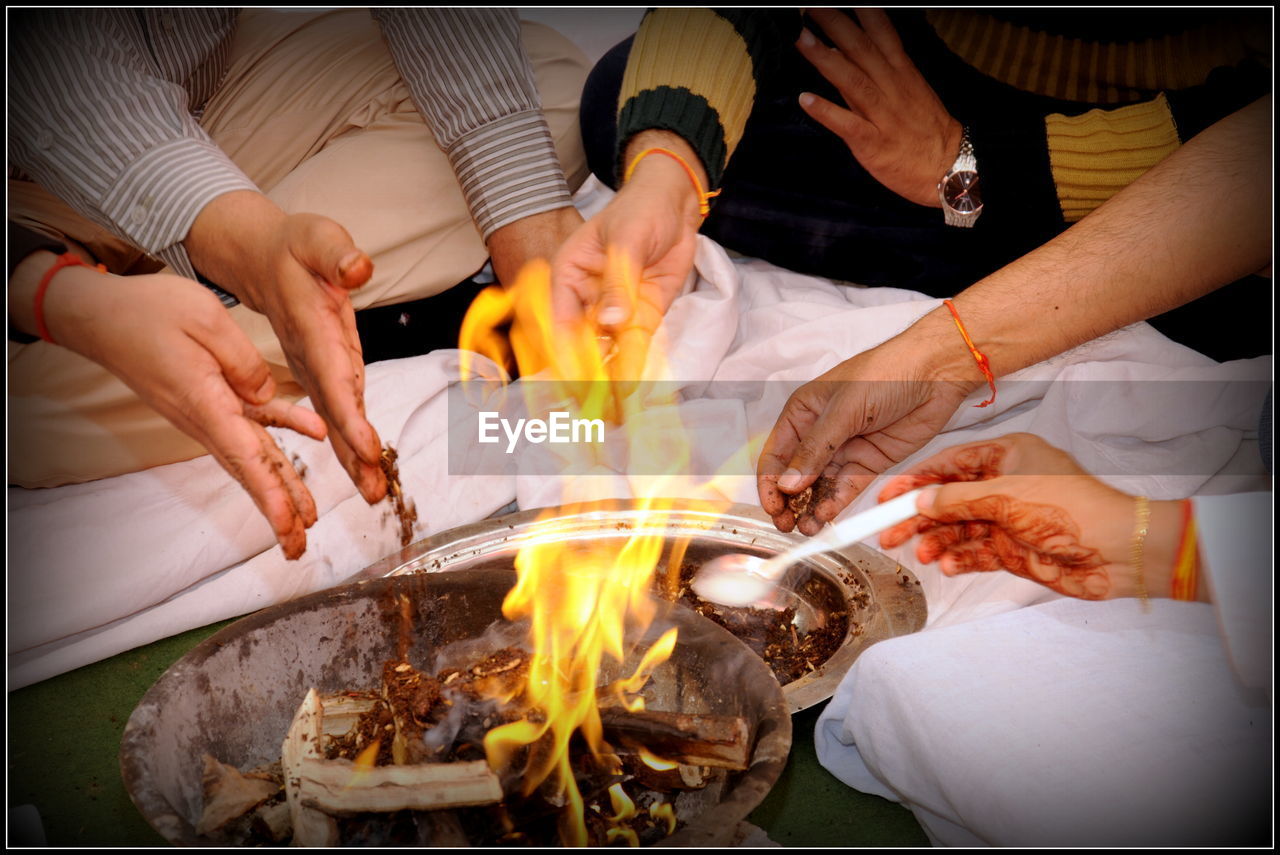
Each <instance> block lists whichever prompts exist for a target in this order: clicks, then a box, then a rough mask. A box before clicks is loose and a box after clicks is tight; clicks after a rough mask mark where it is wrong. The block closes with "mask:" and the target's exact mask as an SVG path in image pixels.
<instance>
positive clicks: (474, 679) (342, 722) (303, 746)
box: [202, 648, 750, 846]
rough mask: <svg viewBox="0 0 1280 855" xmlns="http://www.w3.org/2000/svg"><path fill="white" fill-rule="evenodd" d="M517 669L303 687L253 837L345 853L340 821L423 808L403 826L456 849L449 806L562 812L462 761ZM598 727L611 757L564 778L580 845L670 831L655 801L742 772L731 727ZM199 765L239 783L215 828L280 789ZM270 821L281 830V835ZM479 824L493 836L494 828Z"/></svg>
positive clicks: (652, 715) (581, 761)
mask: <svg viewBox="0 0 1280 855" xmlns="http://www.w3.org/2000/svg"><path fill="white" fill-rule="evenodd" d="M528 668H529V657H528V655H527V654H526V653H524V652H523V651H521V650H518V649H515V648H504V649H502V650H499V651H497V652H496V653H493V654H490V655H488V656H486V657H485V658H483V659H482V660H480V661H479V662H476V663H475V664H473V665H470V666H468V667H463V668H457V667H451V668H445V669H443V670H442V671H441V672H440V673H439V674H437V675H436V676H434V677H433V676H431V675H429V674H426V673H424V672H422V671H420V670H419V669H417V668H415V667H413V666H412V665H411V664H409V663H408V662H395V661H392V662H387V663H385V664H384V666H383V670H382V686H381V688H380V690H379V691H376V692H371V691H365V692H359V691H348V692H342V693H338V694H332V695H320V694H319V693H318V692H317V691H316V690H315V689H312V690H310V691H309V692H308V693H307V696H306V698H305V699H304V700H303V702H302V705H301V706H300V707H299V709H298V712H297V714H296V715H295V716H294V719H293V723H292V725H291V726H290V728H289V732H288V734H287V735H286V737H285V739H284V742H283V745H282V749H281V765H282V768H283V782H284V791H285V796H286V801H285V802H283V803H281V804H278V805H275V806H274V810H273V811H272V812H271V813H270V814H264V815H263V816H261V817H258V818H257V819H256V820H255V821H257V822H259V824H260V825H261V826H262V827H263V829H264V830H265V831H264V835H263V836H265V838H266V839H269V840H274V841H277V842H278V841H280V840H282V839H285V838H287V837H288V834H289V833H290V828H291V830H292V834H293V842H294V844H295V845H317V846H335V845H338V844H339V843H341V842H344V839H343V828H345V827H348V825H349V822H348V820H346V819H344V818H345V817H355V818H356V819H357V820H358V822H357V827H359V828H361V829H363V831H362V833H367V828H368V823H369V822H370V821H371V820H370V819H369V815H370V814H380V815H386V816H388V817H390V816H391V815H397V816H398V815H399V814H397V813H396V812H399V811H422V812H429V813H423V814H421V816H422V817H423V818H422V819H421V820H415V823H416V825H415V828H416V829H417V831H418V833H419V834H420V835H422V836H424V837H425V838H426V839H428V840H430V841H431V842H433V843H434V844H436V845H439V844H440V842H442V841H445V840H448V841H451V843H450V845H466V843H468V842H473V843H474V842H477V841H474V840H471V841H469V839H468V835H467V832H466V831H465V829H464V828H463V826H464V824H465V823H463V822H462V821H461V820H460V819H459V816H460V815H459V814H458V813H457V811H456V810H455V809H460V808H474V809H477V810H482V809H485V808H483V806H484V805H495V806H497V804H498V803H499V802H502V803H503V804H504V805H506V807H495V808H493V809H495V810H499V814H497V816H498V817H501V818H506V817H509V816H510V815H511V814H510V813H508V811H514V812H515V813H516V814H519V815H521V816H525V817H530V816H532V817H536V816H537V815H539V814H540V813H545V812H547V811H553V812H554V811H558V810H560V809H562V808H564V807H565V805H566V802H565V801H564V799H563V798H562V797H561V795H562V794H561V793H560V792H559V791H558V790H556V789H555V788H551V789H548V788H546V787H540V788H536V789H535V791H534V792H533V793H525V794H523V795H522V794H521V793H520V792H516V791H513V790H519V781H518V780H513V781H512V782H511V783H510V785H509V787H508V792H507V793H506V794H505V796H504V792H503V787H502V785H501V783H500V779H499V777H498V776H497V775H496V774H494V772H493V771H492V770H491V769H490V767H489V765H488V764H487V763H486V762H485V761H483V760H468V759H462V758H464V757H466V756H475V755H477V754H479V753H480V752H481V751H482V747H481V743H482V742H483V739H484V737H485V734H486V733H487V732H488V730H490V729H491V728H492V727H494V726H496V725H499V724H510V723H512V722H514V721H518V720H522V719H521V715H522V714H517V713H513V712H511V710H514V709H520V708H521V707H520V705H519V703H518V699H519V694H520V692H521V691H522V689H521V687H522V686H523V680H524V677H525V675H526V673H527V671H528ZM606 691H607V687H604V688H602V689H601V692H606ZM495 695H497V696H505V697H507V698H509V699H516V700H517V703H515V704H508V705H507V706H508V707H509V709H507V710H506V711H501V710H500V709H499V707H498V705H495V704H494V702H493V701H492V698H493V697H495ZM530 714H535V713H531V712H529V711H528V710H527V709H526V712H525V713H524V714H523V715H530ZM600 717H601V723H602V725H603V728H604V735H605V738H606V739H607V740H609V743H610V744H612V745H615V746H617V747H616V748H614V749H612V750H611V751H610V752H609V753H606V754H603V755H599V756H597V755H594V754H592V753H591V752H589V751H585V750H581V749H583V748H585V747H586V746H585V745H583V746H581V747H580V748H579V749H578V750H576V751H575V755H574V756H575V757H576V758H577V759H576V760H575V764H576V771H575V773H574V774H575V776H576V777H577V778H578V780H579V785H580V787H581V788H582V792H583V797H584V799H585V800H586V804H587V806H589V807H591V815H590V816H589V817H588V820H589V821H588V822H587V825H588V826H589V829H590V830H589V836H590V838H591V839H593V840H596V842H598V843H602V844H603V843H608V842H610V841H613V842H619V841H635V842H638V841H640V840H641V839H642V838H643V839H644V840H647V841H653V840H656V839H658V838H659V837H661V836H665V835H668V834H670V833H671V832H672V831H674V829H675V827H676V818H675V814H674V812H673V811H672V806H671V804H670V803H668V802H665V801H664V800H663V797H662V796H661V795H660V794H661V793H671V792H677V791H686V790H695V789H700V788H703V787H706V786H707V785H708V784H710V783H711V782H713V781H715V780H719V778H720V777H721V776H723V774H724V772H725V770H740V769H745V768H747V766H748V763H749V755H750V740H749V733H748V727H747V723H746V722H745V720H743V719H742V718H740V717H736V716H716V715H693V714H681V713H668V712H659V711H651V710H649V711H641V712H629V711H627V710H626V709H625V708H623V707H620V706H617V705H612V706H608V705H607V706H605V707H604V708H602V709H601V712H600ZM547 742H548V740H546V739H543V740H540V741H538V742H536V743H533V744H531V745H530V747H529V751H528V754H527V757H526V761H527V763H528V764H529V765H536V758H537V756H539V755H540V753H541V752H544V751H545V750H547V749H548V748H549V744H548V745H544V744H543V743H547ZM663 758H670V759H663ZM206 763H207V764H212V765H208V768H207V775H208V776H209V778H210V779H211V780H213V779H216V780H219V781H227V782H231V784H232V786H231V790H230V791H234V792H237V793H238V792H239V791H240V790H241V789H245V787H244V782H245V781H248V782H249V783H250V786H249V787H248V792H247V793H246V794H245V795H243V796H239V795H238V796H237V797H236V798H234V799H228V797H227V796H225V795H219V792H221V791H227V790H226V787H227V785H225V784H221V785H219V786H218V787H214V788H211V789H210V790H209V791H208V796H207V798H208V802H207V807H206V811H205V813H206V817H208V818H209V820H208V822H209V823H219V824H226V823H227V822H229V821H230V820H232V819H234V818H235V817H237V816H240V815H242V814H245V813H246V812H247V811H249V810H251V809H253V808H255V807H256V806H259V805H262V803H263V802H264V801H265V800H267V799H269V798H270V797H271V795H272V794H273V793H278V792H279V790H280V788H281V783H280V780H279V779H276V780H275V781H272V780H271V779H270V777H269V776H265V775H241V774H240V773H239V772H238V771H236V770H235V769H232V768H231V767H226V766H223V765H222V764H220V763H218V762H217V761H216V760H214V759H213V758H212V757H210V758H207V760H206ZM628 781H630V782H634V785H638V786H639V787H641V788H643V793H642V794H641V798H642V799H643V804H644V810H639V809H637V808H636V802H633V800H632V799H631V798H630V797H629V796H628V795H627V794H626V792H625V791H623V790H622V789H621V787H622V785H623V784H624V783H625V782H628ZM504 799H505V801H504ZM602 800H603V801H602ZM538 804H543V805H544V807H542V808H538V807H536V805H538ZM627 805H629V806H630V807H629V808H628V807H626V806H627ZM606 806H608V810H606V809H605V807H606ZM259 811H260V812H262V809H261V808H259ZM282 814H283V816H282ZM361 817H363V818H361ZM281 820H283V824H284V825H285V828H284V829H280V828H279V826H280V825H281ZM506 821H507V822H508V823H510V821H511V820H510V819H507V820H506ZM386 822H387V823H392V820H391V819H390V818H388V820H387V821H386ZM344 823H345V824H344ZM206 825H207V824H206V823H202V828H204V827H205V826H206ZM485 825H486V826H488V827H492V828H494V829H501V827H502V824H501V822H497V823H495V821H494V820H493V819H490V820H489V821H487V822H486V823H485ZM208 827H210V828H212V827H213V826H212V825H210V826H208ZM202 833H203V832H202ZM655 835H656V836H655ZM499 840H505V841H506V842H512V841H517V840H523V841H525V842H535V843H536V842H537V840H536V839H534V838H530V837H529V833H528V832H526V831H520V830H518V829H515V828H514V827H512V828H509V829H507V830H506V833H505V834H503V835H502V837H501V838H499V839H498V840H490V842H499Z"/></svg>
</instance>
